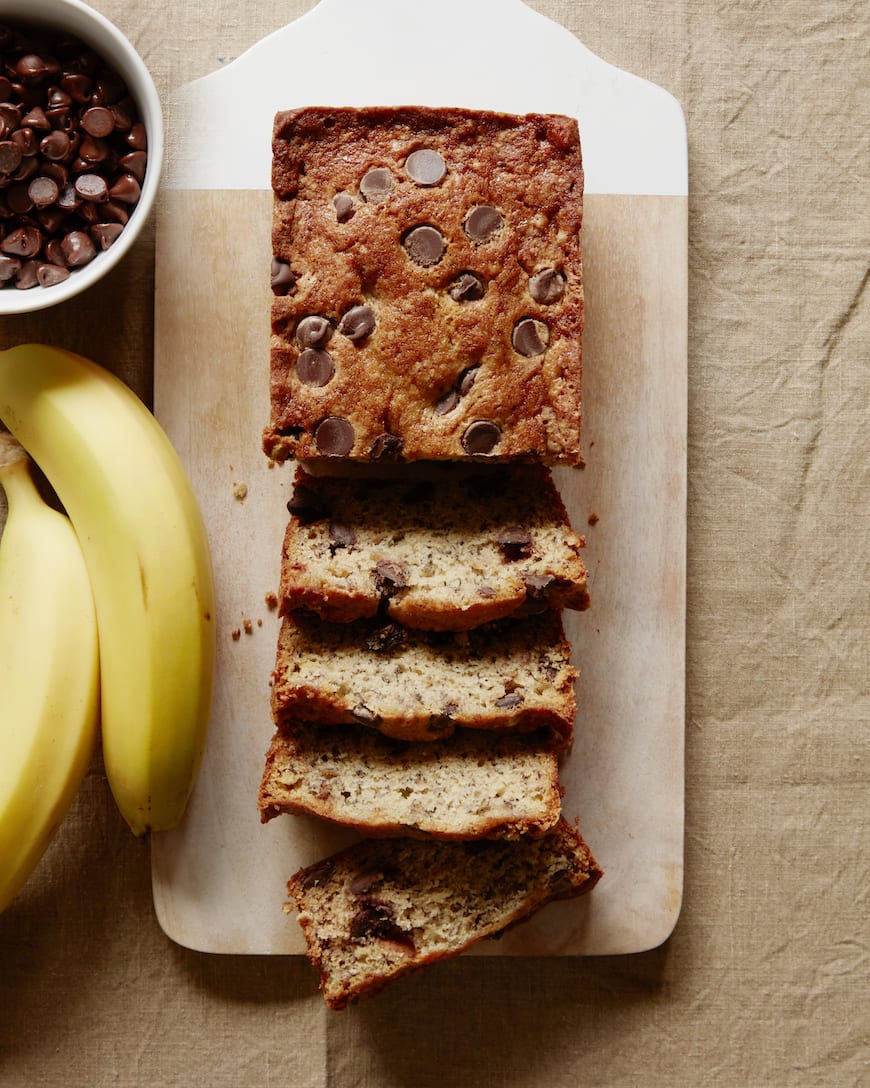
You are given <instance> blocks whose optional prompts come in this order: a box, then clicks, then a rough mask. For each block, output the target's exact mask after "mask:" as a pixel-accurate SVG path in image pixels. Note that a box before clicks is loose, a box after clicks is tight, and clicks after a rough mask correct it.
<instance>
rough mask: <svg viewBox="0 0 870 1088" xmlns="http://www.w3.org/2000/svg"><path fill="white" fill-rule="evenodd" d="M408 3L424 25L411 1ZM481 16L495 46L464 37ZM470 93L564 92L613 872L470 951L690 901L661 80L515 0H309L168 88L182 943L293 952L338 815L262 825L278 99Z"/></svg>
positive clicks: (589, 663) (581, 777)
mask: <svg viewBox="0 0 870 1088" xmlns="http://www.w3.org/2000/svg"><path fill="white" fill-rule="evenodd" d="M421 27H422V28H424V29H423V31H421V30H420V28H421ZM481 43H485V48H484V47H483V46H482V45H481ZM311 104H316V105H375V104H377V105H390V104H393V105H398V104H422V105H432V106H447V105H456V106H468V107H472V108H489V109H500V110H505V111H509V112H516V113H523V112H529V111H545V112H546V111H548V112H559V113H566V114H569V115H572V116H575V117H577V118H578V119H579V123H580V132H581V141H582V144H583V153H584V166H585V172H586V191H587V197H586V203H585V214H584V229H583V244H584V250H585V253H584V260H585V284H586V314H587V317H586V321H587V327H586V333H585V336H584V392H585V407H584V453H585V456H586V461H587V465H586V468H585V469H584V470H582V471H581V470H579V469H572V470H568V469H560V470H558V471H557V473H556V477H557V482H558V484H559V486H560V488H561V490H562V494H563V497H564V498H565V501H566V504H567V506H568V509H569V513H570V514H571V517H572V520H573V523H574V525H575V526H576V527H577V528H578V529H579V530H580V531H581V532H585V535H586V537H587V540H588V547H587V550H586V562H587V566H588V568H589V571H590V582H591V590H592V594H593V606H592V608H591V610H590V611H588V612H586V613H583V614H581V615H576V614H571V613H567V614H566V626H567V632H568V636H569V638H570V639H571V641H572V644H573V647H574V656H575V663H576V665H577V667H578V668H579V669H580V671H581V678H580V681H579V683H578V705H579V710H578V719H577V728H576V733H577V739H576V742H575V745H574V747H573V749H572V751H571V753H570V755H569V756H568V758H567V760H566V763H565V766H564V771H563V781H564V784H565V797H564V811H565V813H566V815H567V816H568V818H569V819H574V818H575V817H579V820H580V827H581V830H582V831H583V834H584V835H585V837H586V838H587V839H588V841H589V843H590V845H591V846H592V849H593V851H594V852H595V854H596V856H597V857H598V858H599V860H600V862H601V863H602V865H603V867H604V869H605V872H606V875H605V877H604V879H603V880H602V882H601V883H600V884H599V886H598V888H597V889H596V890H595V893H594V894H593V895H591V896H589V897H587V898H585V899H582V900H579V901H576V902H568V903H560V904H553V905H551V906H550V907H548V908H547V909H546V910H545V911H543V912H541V913H540V914H539V915H538V916H537V917H536V918H535V919H533V920H532V921H531V922H530V923H529V924H528V925H526V926H522V927H519V928H518V929H515V930H512V931H510V932H509V933H508V934H507V935H505V936H504V938H503V939H502V940H500V941H498V942H492V943H491V944H489V945H486V946H485V947H481V948H480V949H479V953H480V954H490V955H492V954H496V955H526V954H528V955H570V954H612V953H626V952H637V951H641V950H644V949H648V948H651V947H655V946H656V945H658V944H659V943H661V942H662V941H663V940H664V939H665V938H666V937H667V936H668V934H669V933H670V932H671V930H672V928H673V926H674V923H675V921H676V918H677V915H678V913H679V909H680V902H681V895H682V872H683V747H684V687H685V685H684V681H685V586H686V583H685V571H686V555H685V547H686V334H687V328H686V324H687V230H686V226H687V154H686V135H685V125H684V122H683V116H682V112H681V110H680V108H679V106H678V104H677V103H676V102H675V101H674V100H673V99H672V98H671V97H670V96H669V95H667V94H666V93H665V92H664V91H662V90H661V89H659V88H657V87H654V86H652V85H651V84H649V83H645V82H644V81H642V80H639V79H637V78H636V77H634V76H631V75H628V74H627V73H624V72H621V71H619V70H617V69H614V68H612V67H611V66H609V65H607V64H605V63H604V62H603V61H601V60H600V59H599V58H597V57H595V56H594V55H593V54H592V53H590V52H589V51H588V50H587V49H585V48H584V47H583V46H582V45H581V44H580V43H579V42H578V41H577V40H576V39H575V38H574V37H573V36H572V35H571V34H569V33H568V32H567V31H565V30H564V29H563V28H561V27H559V26H557V25H555V24H554V23H551V22H549V21H548V20H546V19H544V18H542V17H541V16H539V15H537V14H536V13H534V12H533V11H531V10H530V9H529V8H527V7H526V6H525V5H524V4H522V3H521V2H520V0H478V2H477V3H473V4H469V3H467V2H466V0H425V2H417V3H415V4H413V5H412V4H407V3H405V2H404V0H366V2H359V0H321V3H320V4H319V5H318V6H317V7H316V8H315V9H313V11H311V12H310V13H309V14H308V15H306V16H304V17H303V18H302V19H299V20H297V21H296V22H295V23H292V24H291V25H289V26H288V27H286V28H284V29H282V30H280V31H278V32H277V33H276V34H273V35H271V36H270V37H269V38H267V39H265V40H264V41H263V42H261V43H259V44H258V45H256V46H254V47H253V48H252V49H250V50H249V51H248V52H247V53H245V54H244V55H243V56H242V57H240V58H239V59H238V60H236V61H234V62H233V63H232V64H230V65H228V66H227V67H225V68H223V69H221V70H220V71H218V72H215V73H213V74H212V75H210V76H207V77H205V78H204V79H201V80H198V81H197V82H195V83H192V84H189V85H187V86H185V87H183V88H182V89H181V90H180V91H179V92H178V94H177V95H176V96H175V97H174V98H173V100H172V101H171V102H170V103H169V104H168V107H169V108H168V111H167V115H168V119H169V129H170V131H171V132H173V133H174V134H175V137H174V139H172V140H171V141H170V154H169V164H168V171H167V180H166V183H165V186H164V191H163V195H162V200H161V204H160V208H159V214H158V223H157V298H156V344H155V376H154V384H155V411H156V414H157V416H158V418H159V419H160V421H161V422H162V423H163V425H164V427H165V428H166V430H167V431H168V432H169V435H170V436H171V438H172V440H173V442H174V443H175V445H176V447H177V449H178V450H179V453H180V454H181V457H182V458H183V460H184V462H185V465H186V466H187V469H188V472H189V474H190V477H191V480H192V482H193V485H194V488H195V489H196V492H197V495H198V496H199V499H200V502H201V504H202V508H203V511H204V514H205V518H206V523H207V525H208V529H209V533H210V537H211V544H212V549H213V554H214V563H215V575H216V581H217V592H218V659H217V681H216V689H215V697H214V706H213V713H212V722H211V730H210V734H209V741H208V747H207V751H206V755H205V759H204V762H203V767H202V772H201V775H200V779H199V781H198V784H197V788H196V791H195V793H194V796H193V799H192V801H191V804H190V807H189V810H188V813H187V815H186V817H185V820H184V822H183V823H182V825H181V826H180V827H179V828H177V829H176V830H174V831H172V832H168V833H164V834H161V835H155V836H154V837H153V840H152V870H153V887H154V901H155V906H156V910H157V915H158V918H159V921H160V924H161V926H162V927H163V929H164V930H165V932H166V933H167V934H168V935H169V936H170V937H171V938H172V939H173V940H175V941H177V942H178V943H180V944H182V945H185V946H187V947H190V948H194V949H198V950H202V951H210V952H226V953H298V952H301V951H302V950H303V942H302V939H301V935H300V932H299V929H298V926H297V925H296V923H295V921H293V920H292V919H289V920H288V919H287V918H286V917H285V915H284V914H283V912H282V904H283V901H284V890H285V888H284V886H285V882H286V880H287V878H288V877H289V875H290V874H291V873H292V872H293V871H294V870H295V869H296V868H298V867H299V866H300V865H303V864H307V863H309V862H311V861H313V860H315V859H317V858H319V857H322V856H323V855H324V854H326V853H328V852H331V851H332V850H333V849H335V848H337V847H338V846H339V845H342V844H344V843H345V842H347V841H349V840H350V838H351V837H352V836H351V835H350V834H349V833H348V832H346V831H339V830H336V829H332V828H329V827H328V826H327V825H326V824H324V823H322V822H319V821H316V820H313V819H306V818H301V817H300V818H290V817H283V818H281V819H278V820H274V821H273V822H272V823H270V824H268V825H266V826H262V825H261V824H260V823H259V819H258V814H257V809H256V794H257V787H258V784H259V779H260V774H261V771H262V767H263V757H264V754H265V751H266V748H267V746H268V742H269V739H270V737H271V734H272V724H271V720H270V715H269V674H270V671H271V669H272V665H273V661H274V652H275V639H276V635H277V618H276V615H275V612H274V611H273V610H271V609H270V608H269V606H268V605H267V603H266V597H267V594H268V593H269V592H270V591H274V590H276V589H277V585H278V570H279V558H280V547H281V539H282V536H283V531H284V526H285V523H286V518H287V512H286V501H287V499H288V497H289V493H290V481H291V477H292V467H290V466H283V467H280V466H277V467H272V466H270V465H269V464H268V462H267V460H266V458H265V456H264V455H263V453H262V452H261V448H260V433H261V430H262V427H263V425H264V424H265V422H266V421H267V418H268V407H269V406H268V341H269V307H270V302H271V292H270V289H269V274H268V269H269V259H270V225H271V206H272V202H271V191H270V188H269V170H270V163H271V144H270V140H271V126H272V118H273V116H274V114H275V112H277V111H278V110H279V109H288V108H293V107H297V106H302V105H311Z"/></svg>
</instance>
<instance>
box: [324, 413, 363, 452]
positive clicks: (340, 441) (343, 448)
mask: <svg viewBox="0 0 870 1088" xmlns="http://www.w3.org/2000/svg"><path fill="white" fill-rule="evenodd" d="M354 438H355V436H354V433H353V427H352V426H351V425H350V423H348V421H347V420H346V419H342V418H341V416H327V417H326V419H324V420H323V421H322V422H321V423H319V424H318V426H317V429H316V430H315V432H314V442H315V445H316V446H317V449H318V450H319V451H320V453H322V454H323V456H324V457H347V455H348V454H349V453H350V451H351V450H352V449H353V443H354Z"/></svg>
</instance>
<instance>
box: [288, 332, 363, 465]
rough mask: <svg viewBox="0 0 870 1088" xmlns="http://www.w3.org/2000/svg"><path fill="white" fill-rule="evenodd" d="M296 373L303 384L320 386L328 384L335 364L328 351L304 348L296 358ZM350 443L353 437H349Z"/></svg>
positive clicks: (333, 372)
mask: <svg viewBox="0 0 870 1088" xmlns="http://www.w3.org/2000/svg"><path fill="white" fill-rule="evenodd" d="M296 374H297V376H298V378H299V380H300V381H301V382H302V383H303V385H313V386H315V387H318V388H320V387H322V386H324V385H328V384H329V383H330V382H331V381H332V378H333V375H334V374H335V364H334V363H333V361H332V356H331V355H329V353H328V352H325V351H318V350H317V349H316V348H306V349H305V350H304V351H301V352H300V353H299V357H298V359H297V360H296ZM351 444H353V438H352V437H351Z"/></svg>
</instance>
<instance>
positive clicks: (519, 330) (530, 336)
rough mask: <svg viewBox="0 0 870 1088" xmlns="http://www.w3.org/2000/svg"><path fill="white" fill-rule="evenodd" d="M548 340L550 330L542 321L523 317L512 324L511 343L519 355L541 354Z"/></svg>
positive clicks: (545, 348)
mask: <svg viewBox="0 0 870 1088" xmlns="http://www.w3.org/2000/svg"><path fill="white" fill-rule="evenodd" d="M549 341H550V330H549V329H548V328H547V326H546V325H545V324H544V323H543V321H536V320H535V319H534V318H533V317H524V318H523V319H522V320H521V321H518V322H517V323H516V325H515V326H514V331H513V335H512V337H511V343H512V344H513V346H514V348H515V349H516V350H517V351H518V352H519V353H520V355H526V356H534V355H543V354H544V352H545V351H546V350H547V344H548V343H549Z"/></svg>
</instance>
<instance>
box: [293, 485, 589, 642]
mask: <svg viewBox="0 0 870 1088" xmlns="http://www.w3.org/2000/svg"><path fill="white" fill-rule="evenodd" d="M433 468H437V469H438V470H440V471H433V472H432V473H431V475H429V476H428V477H427V478H425V479H417V478H414V477H411V478H409V477H408V476H407V475H406V476H405V477H404V478H397V477H396V476H395V475H393V476H391V477H389V478H374V479H373V478H363V479H360V478H359V477H358V476H357V475H355V474H352V475H350V476H345V475H341V476H311V475H309V474H308V473H307V472H305V471H303V470H302V469H301V468H300V469H298V470H297V473H296V481H295V490H294V496H293V499H292V500H291V501H290V503H289V507H290V513H291V517H290V521H289V523H288V526H287V530H286V533H285V536H284V545H283V554H282V564H281V585H280V595H279V601H280V608H281V612H282V614H284V615H286V614H287V613H288V612H291V611H294V610H296V609H300V608H302V609H308V610H310V611H313V612H316V613H317V614H318V615H319V616H320V617H321V618H322V619H325V620H330V621H332V622H337V623H346V622H349V621H352V620H355V619H361V618H364V617H373V616H376V615H378V614H381V615H382V616H385V617H387V618H388V619H394V620H396V621H397V622H398V623H402V624H404V625H405V626H406V627H420V628H424V629H426V630H430V631H466V630H470V629H472V628H474V627H478V626H480V625H481V624H484V623H491V622H492V621H493V620H497V619H503V618H505V617H508V616H519V615H531V614H533V613H535V612H541V611H543V610H545V609H546V608H573V609H577V610H583V609H585V608H587V607H588V605H589V591H588V586H587V576H586V568H585V566H584V564H583V560H582V558H581V551H582V548H583V546H584V543H585V542H584V540H583V539H582V537H580V536H578V534H577V533H575V532H574V531H573V530H572V528H571V525H570V523H569V520H568V513H567V511H566V509H565V506H564V503H563V502H562V499H561V497H560V496H559V493H558V491H557V490H556V487H555V485H554V483H553V479H552V476H551V474H550V471H549V469H547V468H545V467H544V466H542V465H500V466H490V465H439V466H433ZM404 471H405V472H406V473H407V472H409V471H410V466H408V467H406V468H405V469H404Z"/></svg>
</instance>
